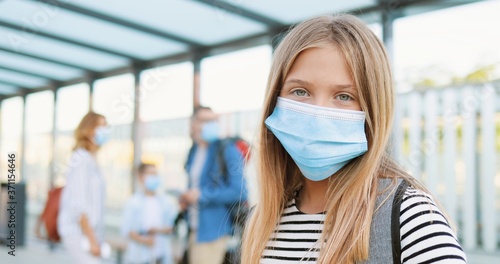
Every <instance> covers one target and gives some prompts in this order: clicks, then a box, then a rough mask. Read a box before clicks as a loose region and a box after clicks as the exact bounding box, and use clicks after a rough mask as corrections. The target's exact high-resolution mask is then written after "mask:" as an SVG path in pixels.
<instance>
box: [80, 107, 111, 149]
mask: <svg viewBox="0 0 500 264" xmlns="http://www.w3.org/2000/svg"><path fill="white" fill-rule="evenodd" d="M101 118H102V119H104V120H106V118H105V117H104V116H103V115H101V114H97V113H95V112H92V111H90V112H88V113H87V114H86V115H85V116H84V117H83V118H82V120H81V121H80V124H78V127H77V128H76V129H75V134H74V136H75V146H74V147H73V150H76V149H78V148H84V149H86V150H87V151H89V152H96V151H97V149H99V146H97V145H96V144H94V142H93V141H92V138H93V137H94V134H95V129H96V128H97V126H98V125H99V119H101Z"/></svg>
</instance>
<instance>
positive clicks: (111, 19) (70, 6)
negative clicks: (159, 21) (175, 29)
mask: <svg viewBox="0 0 500 264" xmlns="http://www.w3.org/2000/svg"><path fill="white" fill-rule="evenodd" d="M31 1H35V2H41V3H44V4H47V5H51V6H55V7H59V8H62V9H65V10H68V11H71V12H74V13H78V14H81V15H85V16H89V17H93V18H96V19H99V20H103V21H106V22H109V23H113V24H116V25H120V26H123V27H127V28H129V29H133V30H138V31H141V32H143V33H148V34H151V35H154V36H156V37H160V38H163V39H166V40H170V41H176V42H180V43H182V44H184V45H188V46H189V47H190V48H191V49H199V48H205V47H206V46H205V45H203V44H201V43H199V42H196V41H194V40H191V39H187V38H184V37H181V36H178V35H174V34H171V33H167V32H164V31H160V30H157V29H153V28H150V27H147V26H144V25H141V24H137V23H134V22H131V21H128V20H125V19H121V18H118V17H114V16H110V15H107V14H104V13H101V12H97V11H94V10H90V9H87V8H83V7H80V6H77V5H74V4H70V3H67V2H61V1H55V0H51V1H47V0H31Z"/></svg>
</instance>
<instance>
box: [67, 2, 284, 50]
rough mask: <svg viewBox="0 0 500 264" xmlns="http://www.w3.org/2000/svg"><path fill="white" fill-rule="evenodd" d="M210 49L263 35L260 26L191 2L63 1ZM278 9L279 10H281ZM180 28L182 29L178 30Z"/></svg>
mask: <svg viewBox="0 0 500 264" xmlns="http://www.w3.org/2000/svg"><path fill="white" fill-rule="evenodd" d="M66 2H71V3H72V4H77V5H80V6H83V7H86V8H89V9H92V10H96V11H99V12H103V13H105V14H108V15H111V16H117V17H121V18H122V19H126V20H130V21H132V22H135V23H138V24H142V25H146V26H149V27H152V28H155V29H157V30H160V31H165V32H169V33H172V34H175V35H179V36H183V37H185V38H188V39H192V40H195V41H198V42H201V43H202V44H206V45H210V44H215V43H219V42H223V41H226V40H229V39H236V38H241V37H244V36H249V35H254V34H257V33H261V32H265V30H266V28H265V27H264V26H263V25H261V24H260V23H256V22H253V21H251V20H248V19H245V18H242V17H240V16H238V15H234V14H231V13H228V12H223V11H221V10H219V9H217V8H212V7H210V6H208V5H206V4H202V3H196V2H194V1H157V0H143V1H128V2H127V3H126V4H124V3H123V1H120V0H107V1H99V0H90V1H89V0H72V1H66ZM280 8H281V7H280ZM179 25H182V26H179Z"/></svg>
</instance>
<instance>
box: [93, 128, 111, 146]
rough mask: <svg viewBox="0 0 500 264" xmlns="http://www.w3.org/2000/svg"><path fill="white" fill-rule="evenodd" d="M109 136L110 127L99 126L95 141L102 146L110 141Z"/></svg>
mask: <svg viewBox="0 0 500 264" xmlns="http://www.w3.org/2000/svg"><path fill="white" fill-rule="evenodd" d="M109 136H110V131H109V128H107V127H103V126H101V127H98V128H96V130H95V134H94V142H95V144H96V145H97V146H99V147H100V146H102V145H104V144H105V143H106V142H108V140H109Z"/></svg>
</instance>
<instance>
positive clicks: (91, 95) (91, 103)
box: [89, 78, 96, 112]
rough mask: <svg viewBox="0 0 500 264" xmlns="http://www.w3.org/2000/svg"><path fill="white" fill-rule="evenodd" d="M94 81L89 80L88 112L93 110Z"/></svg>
mask: <svg viewBox="0 0 500 264" xmlns="http://www.w3.org/2000/svg"><path fill="white" fill-rule="evenodd" d="M95 81H96V79H94V78H92V79H90V80H89V112H90V111H93V109H94V86H95Z"/></svg>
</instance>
